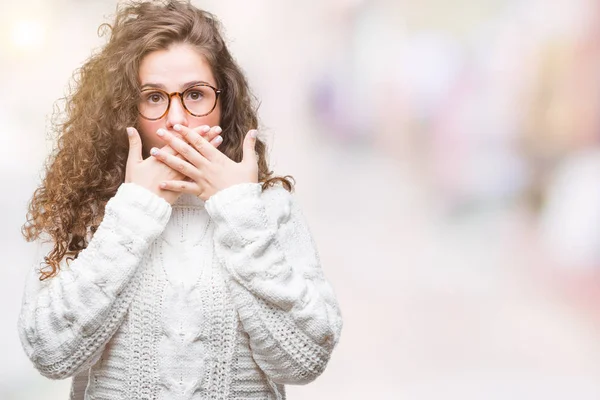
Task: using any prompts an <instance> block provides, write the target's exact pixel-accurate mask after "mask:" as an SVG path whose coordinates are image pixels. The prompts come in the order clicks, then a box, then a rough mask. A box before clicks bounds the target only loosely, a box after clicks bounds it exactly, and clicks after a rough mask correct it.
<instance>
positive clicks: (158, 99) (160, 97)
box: [147, 93, 164, 103]
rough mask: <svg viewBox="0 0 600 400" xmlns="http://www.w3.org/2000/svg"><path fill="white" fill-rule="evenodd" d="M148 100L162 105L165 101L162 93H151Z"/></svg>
mask: <svg viewBox="0 0 600 400" xmlns="http://www.w3.org/2000/svg"><path fill="white" fill-rule="evenodd" d="M147 99H148V101H149V102H150V103H160V102H161V101H163V100H164V96H163V94H162V93H150V94H148V95H147Z"/></svg>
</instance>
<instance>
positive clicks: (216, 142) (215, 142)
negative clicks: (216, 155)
mask: <svg viewBox="0 0 600 400" xmlns="http://www.w3.org/2000/svg"><path fill="white" fill-rule="evenodd" d="M210 143H211V144H212V145H213V146H215V147H219V145H220V144H221V143H223V137H222V136H217V137H216V138H214V139H213V140H211V141H210Z"/></svg>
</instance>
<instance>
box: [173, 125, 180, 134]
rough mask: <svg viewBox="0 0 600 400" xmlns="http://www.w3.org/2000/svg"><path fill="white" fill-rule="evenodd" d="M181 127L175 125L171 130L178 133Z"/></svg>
mask: <svg viewBox="0 0 600 400" xmlns="http://www.w3.org/2000/svg"><path fill="white" fill-rule="evenodd" d="M181 128H182V126H181V125H179V124H175V126H173V129H175V130H176V131H177V132H179V131H180V130H181Z"/></svg>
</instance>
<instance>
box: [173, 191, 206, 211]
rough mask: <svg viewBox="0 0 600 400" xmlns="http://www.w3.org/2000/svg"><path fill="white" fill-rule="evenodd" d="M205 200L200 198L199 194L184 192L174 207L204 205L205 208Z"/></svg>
mask: <svg viewBox="0 0 600 400" xmlns="http://www.w3.org/2000/svg"><path fill="white" fill-rule="evenodd" d="M204 203H205V201H204V200H202V199H200V198H199V197H198V196H195V195H193V194H189V193H183V194H182V195H181V196H179V198H178V199H177V200H175V203H173V207H190V206H191V207H202V208H204Z"/></svg>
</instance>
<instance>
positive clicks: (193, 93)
mask: <svg viewBox="0 0 600 400" xmlns="http://www.w3.org/2000/svg"><path fill="white" fill-rule="evenodd" d="M182 97H183V104H184V105H185V108H187V109H188V111H189V112H191V113H192V114H195V115H205V114H208V113H209V112H211V111H212V109H213V108H214V107H215V104H216V103H217V94H216V93H215V91H214V90H213V89H212V88H211V87H210V86H192V87H191V88H189V89H187V90H186V91H185V92H183V95H182Z"/></svg>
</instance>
